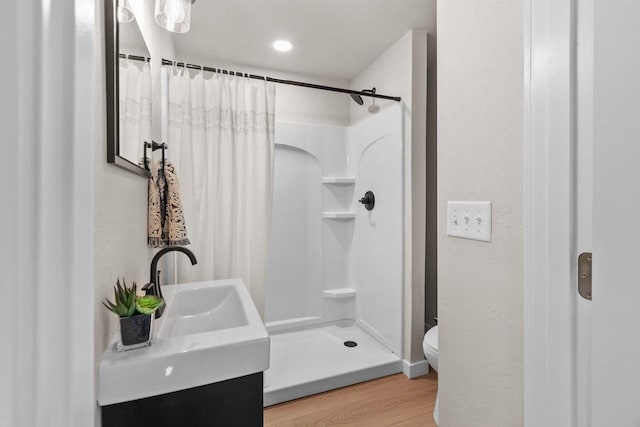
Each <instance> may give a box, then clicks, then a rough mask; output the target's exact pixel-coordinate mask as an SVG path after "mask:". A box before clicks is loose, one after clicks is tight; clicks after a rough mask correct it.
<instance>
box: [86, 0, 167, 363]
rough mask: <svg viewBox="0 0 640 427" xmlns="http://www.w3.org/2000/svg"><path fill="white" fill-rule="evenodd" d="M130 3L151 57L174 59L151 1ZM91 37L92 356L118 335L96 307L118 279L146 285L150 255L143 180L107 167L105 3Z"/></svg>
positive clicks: (156, 87) (99, 4)
mask: <svg viewBox="0 0 640 427" xmlns="http://www.w3.org/2000/svg"><path fill="white" fill-rule="evenodd" d="M141 1H142V0H131V5H132V7H133V9H134V11H135V12H136V16H140V13H141V11H139V10H140V9H139V7H140V6H143V7H144V8H145V10H144V17H143V18H142V19H140V27H141V30H142V34H143V36H144V38H145V40H146V42H147V45H148V48H149V51H150V53H151V56H152V58H160V57H162V56H163V55H165V56H167V55H172V54H173V44H172V42H171V38H170V37H169V36H168V35H167V34H168V33H167V32H166V31H163V30H162V29H161V28H160V27H158V26H157V25H156V24H155V23H154V22H153V13H152V8H153V2H144V3H141ZM95 23H96V35H95V39H94V61H95V68H94V73H95V75H94V82H95V84H94V90H95V206H94V208H95V224H94V225H95V230H94V233H95V236H94V238H95V253H94V258H95V259H94V261H95V311H96V314H95V317H96V318H95V357H96V359H97V358H99V357H100V354H101V353H102V352H103V350H104V349H105V347H106V345H107V343H108V341H109V340H110V339H111V337H112V336H113V335H114V334H115V333H116V331H117V318H116V316H114V315H113V314H112V313H111V312H109V311H107V310H106V309H105V308H104V307H103V306H102V304H101V301H102V300H103V299H104V298H105V297H109V298H110V299H112V298H113V289H112V288H113V285H115V282H116V279H117V278H118V277H123V276H124V277H125V278H126V279H127V283H128V284H131V282H133V281H136V282H137V284H138V286H139V287H140V286H142V285H144V284H145V283H146V282H147V280H148V275H149V263H150V259H151V256H152V251H151V249H149V248H148V247H147V236H146V233H147V179H146V178H143V177H140V176H137V175H134V174H132V173H130V172H127V171H125V170H124V169H120V168H118V167H116V166H115V165H112V164H107V155H106V153H107V152H106V150H107V145H106V144H107V142H106V99H105V93H106V89H105V85H106V82H105V60H104V55H105V53H104V46H105V44H104V43H105V41H104V4H103V1H102V0H96V21H95ZM159 72H160V67H159V65H158V61H155V63H154V65H153V67H152V76H153V80H154V83H153V105H154V111H153V115H154V128H153V135H154V139H157V140H159V139H160V126H159V123H160V120H159V117H160V112H159V111H158V110H159V109H157V108H155V106H156V105H160V84H159V82H160V79H159Z"/></svg>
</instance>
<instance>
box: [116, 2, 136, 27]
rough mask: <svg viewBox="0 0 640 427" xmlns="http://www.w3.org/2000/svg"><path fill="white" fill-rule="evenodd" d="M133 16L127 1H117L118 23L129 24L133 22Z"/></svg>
mask: <svg viewBox="0 0 640 427" xmlns="http://www.w3.org/2000/svg"><path fill="white" fill-rule="evenodd" d="M133 18H134V15H133V12H132V11H131V6H129V0H119V1H118V22H122V23H124V22H131V21H133Z"/></svg>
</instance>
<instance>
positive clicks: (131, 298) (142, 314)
mask: <svg viewBox="0 0 640 427" xmlns="http://www.w3.org/2000/svg"><path fill="white" fill-rule="evenodd" d="M136 291H137V287H136V283H135V282H133V285H132V286H131V287H130V288H129V287H127V284H126V283H125V281H124V279H122V285H120V279H118V281H117V282H116V286H114V288H113V292H114V296H115V299H114V302H111V301H109V300H108V299H105V301H104V302H103V303H102V304H103V305H104V306H105V307H106V308H107V309H108V310H110V311H111V312H113V313H115V314H117V315H118V317H119V318H120V339H119V341H118V350H120V351H125V350H132V349H134V348H139V347H145V346H147V345H149V344H151V334H152V331H153V318H154V316H153V313H154V312H155V311H156V310H157V309H158V308H160V307H162V306H163V305H164V300H163V299H162V298H160V297H158V296H156V295H146V296H138V295H137V294H136Z"/></svg>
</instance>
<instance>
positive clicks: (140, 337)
mask: <svg viewBox="0 0 640 427" xmlns="http://www.w3.org/2000/svg"><path fill="white" fill-rule="evenodd" d="M152 328H153V315H152V314H137V315H135V316H131V317H121V318H120V340H121V341H120V342H121V344H122V346H123V347H124V348H122V350H129V349H131V348H138V347H143V346H145V345H149V343H150V342H151V331H152Z"/></svg>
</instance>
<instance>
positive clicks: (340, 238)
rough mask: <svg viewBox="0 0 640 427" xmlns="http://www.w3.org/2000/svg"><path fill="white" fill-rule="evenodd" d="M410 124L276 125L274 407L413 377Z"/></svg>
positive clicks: (381, 116)
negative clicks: (408, 286)
mask: <svg viewBox="0 0 640 427" xmlns="http://www.w3.org/2000/svg"><path fill="white" fill-rule="evenodd" d="M403 129H404V125H403V115H402V105H401V104H400V103H398V104H397V105H393V106H390V107H389V108H387V109H385V110H383V111H381V112H380V113H378V114H375V115H372V116H371V117H370V118H368V119H366V120H364V121H362V122H360V123H359V124H357V125H355V126H351V127H337V126H322V125H313V124H294V123H283V122H277V123H276V131H275V133H276V148H275V165H274V199H273V222H272V229H271V239H270V247H269V260H268V269H267V284H266V296H265V319H264V320H265V323H266V325H267V329H268V331H269V333H270V334H271V347H272V348H271V367H270V369H269V370H268V371H266V373H265V386H264V398H265V400H264V403H265V405H272V404H276V403H279V402H283V401H287V400H291V399H295V398H298V397H301V396H305V395H309V394H313V393H318V392H321V391H326V390H329V389H333V388H337V387H342V386H345V385H349V384H353V383H356V382H360V381H366V380H369V379H373V378H377V377H381V376H385V375H389V374H393V373H397V372H400V371H401V370H402V362H401V360H402V358H403V354H402V349H403V342H402V340H403V303H404V298H403V235H404V233H403V217H404V215H403V205H404V189H403V140H404V139H403ZM367 191H371V192H373V193H374V196H375V205H374V207H373V209H372V210H368V209H366V208H365V206H364V204H362V203H360V202H359V199H361V198H362V197H363V196H364V194H365V193H366V192H367ZM354 344H355V345H354Z"/></svg>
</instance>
